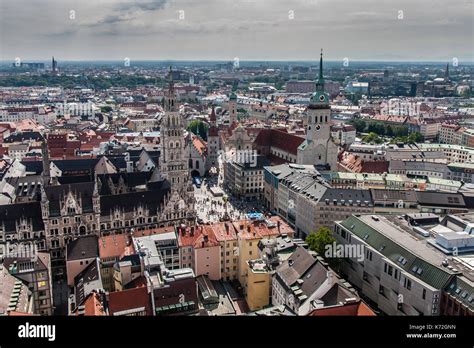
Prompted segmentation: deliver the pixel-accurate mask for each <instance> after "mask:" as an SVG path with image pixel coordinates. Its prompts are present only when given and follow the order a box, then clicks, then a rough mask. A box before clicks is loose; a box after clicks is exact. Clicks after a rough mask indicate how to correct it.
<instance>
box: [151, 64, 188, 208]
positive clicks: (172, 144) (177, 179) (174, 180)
mask: <svg viewBox="0 0 474 348" xmlns="http://www.w3.org/2000/svg"><path fill="white" fill-rule="evenodd" d="M164 111H165V115H164V116H163V118H162V120H161V126H160V138H161V139H160V145H161V146H160V149H161V154H160V164H159V165H160V170H161V174H162V177H163V179H167V180H168V182H169V183H170V185H171V195H172V196H171V200H172V201H175V203H179V206H180V209H182V210H185V211H186V215H187V216H188V217H190V216H194V188H193V185H192V181H191V174H190V172H189V168H188V159H189V146H188V145H189V144H188V141H189V139H186V138H185V136H184V128H185V125H184V120H183V117H182V115H181V114H180V112H179V107H178V104H177V101H176V93H175V89H174V82H173V72H172V70H171V67H170V71H169V75H168V91H167V93H166V94H165V96H164Z"/></svg>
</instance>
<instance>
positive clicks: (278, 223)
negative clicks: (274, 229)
mask: <svg viewBox="0 0 474 348" xmlns="http://www.w3.org/2000/svg"><path fill="white" fill-rule="evenodd" d="M280 224H281V223H280V220H278V221H277V225H278V233H280Z"/></svg>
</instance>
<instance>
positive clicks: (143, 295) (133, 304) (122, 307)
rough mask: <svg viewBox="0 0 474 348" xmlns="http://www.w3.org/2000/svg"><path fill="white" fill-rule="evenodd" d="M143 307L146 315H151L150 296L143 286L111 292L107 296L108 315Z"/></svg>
mask: <svg viewBox="0 0 474 348" xmlns="http://www.w3.org/2000/svg"><path fill="white" fill-rule="evenodd" d="M141 307H145V310H146V313H147V315H152V314H153V313H152V309H151V303H150V294H148V291H147V288H146V287H145V286H142V287H138V288H133V289H127V290H123V291H116V292H111V293H110V294H109V313H110V315H114V313H118V312H122V311H126V310H130V309H136V308H141Z"/></svg>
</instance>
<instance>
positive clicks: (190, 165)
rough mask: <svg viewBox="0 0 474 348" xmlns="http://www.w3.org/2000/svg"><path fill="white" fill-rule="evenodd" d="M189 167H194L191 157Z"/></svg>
mask: <svg viewBox="0 0 474 348" xmlns="http://www.w3.org/2000/svg"><path fill="white" fill-rule="evenodd" d="M189 168H191V169H192V168H193V160H192V159H191V158H190V159H189Z"/></svg>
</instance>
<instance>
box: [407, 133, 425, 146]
mask: <svg viewBox="0 0 474 348" xmlns="http://www.w3.org/2000/svg"><path fill="white" fill-rule="evenodd" d="M423 141H425V137H424V136H423V134H421V133H420V132H413V133H410V135H409V136H408V143H410V144H416V143H422V142H423Z"/></svg>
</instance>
